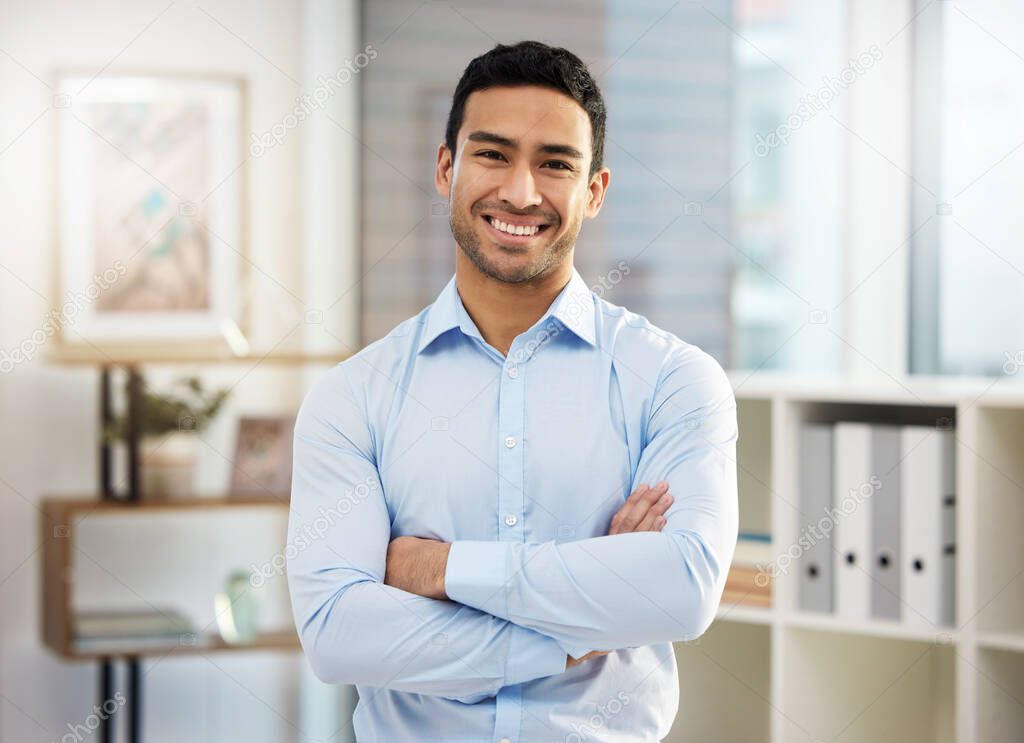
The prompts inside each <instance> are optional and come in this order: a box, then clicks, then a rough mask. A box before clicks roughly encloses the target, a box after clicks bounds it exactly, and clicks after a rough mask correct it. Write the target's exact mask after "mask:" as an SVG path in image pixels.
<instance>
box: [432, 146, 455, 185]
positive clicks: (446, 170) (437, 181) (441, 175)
mask: <svg viewBox="0 0 1024 743" xmlns="http://www.w3.org/2000/svg"><path fill="white" fill-rule="evenodd" d="M454 178H455V173H454V163H452V153H451V150H449V149H448V145H446V144H445V143H444V142H442V143H441V144H440V145H438V147H437V169H436V170H435V172H434V188H436V189H437V192H438V193H439V194H440V195H441V196H443V197H444V198H446V199H448V198H450V197H451V193H452V181H453V180H454Z"/></svg>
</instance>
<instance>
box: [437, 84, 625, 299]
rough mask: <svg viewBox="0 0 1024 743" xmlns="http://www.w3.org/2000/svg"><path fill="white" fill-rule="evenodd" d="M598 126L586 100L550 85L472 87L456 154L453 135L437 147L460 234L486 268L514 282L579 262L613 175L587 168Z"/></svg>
mask: <svg viewBox="0 0 1024 743" xmlns="http://www.w3.org/2000/svg"><path fill="white" fill-rule="evenodd" d="M590 136H591V134H590V119H589V118H588V117H587V114H586V112H585V111H584V110H583V108H582V107H581V106H580V105H579V104H577V103H576V101H574V100H573V99H572V98H570V97H569V96H567V95H564V94H562V93H559V92H558V91H555V90H552V89H550V88H543V87H536V86H519V87H497V88H488V89H486V90H478V91H475V92H473V93H472V94H470V96H469V98H468V99H467V100H466V109H465V114H464V116H463V121H462V127H461V128H460V130H459V133H458V137H457V144H456V153H457V156H456V160H455V161H454V163H453V162H452V159H451V152H450V151H449V150H448V148H447V147H446V146H445V145H443V144H442V145H441V146H440V148H439V149H438V163H437V175H436V185H437V189H438V193H440V194H441V195H442V196H446V197H448V199H449V206H450V215H451V216H450V221H451V228H452V234H453V235H454V236H455V240H456V242H457V243H458V244H459V247H460V249H461V250H462V251H463V252H464V253H465V254H466V256H467V257H468V258H469V259H470V260H471V261H472V262H473V264H474V265H475V266H476V267H477V268H478V269H479V270H480V271H481V272H482V273H484V274H486V275H487V276H490V277H491V278H493V279H496V280H498V281H504V282H507V283H513V284H514V283H521V282H525V281H530V280H532V279H535V278H540V277H543V276H545V275H546V274H548V273H549V272H550V271H552V270H553V269H555V268H557V267H558V266H560V265H562V264H563V263H564V262H565V261H566V260H569V261H570V262H571V260H572V253H573V247H574V246H575V244H576V238H577V236H578V235H579V233H580V229H581V227H582V226H583V219H584V218H585V217H587V218H590V217H594V216H596V215H597V213H598V211H599V210H600V208H601V202H602V200H603V198H604V190H605V188H607V185H608V179H609V175H610V174H609V172H608V169H607V168H602V169H601V170H600V171H599V172H598V173H595V174H594V177H593V178H590V177H589V176H588V173H589V170H590V160H591V139H590ZM510 231H511V233H521V234H510Z"/></svg>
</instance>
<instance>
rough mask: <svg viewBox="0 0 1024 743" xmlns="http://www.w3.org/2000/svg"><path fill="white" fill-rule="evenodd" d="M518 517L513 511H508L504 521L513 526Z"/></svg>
mask: <svg viewBox="0 0 1024 743" xmlns="http://www.w3.org/2000/svg"><path fill="white" fill-rule="evenodd" d="M518 521H519V519H517V518H516V515H515V514H514V513H510V514H508V515H507V516H506V517H505V523H506V524H508V525H509V526H515V525H516V523H517V522H518Z"/></svg>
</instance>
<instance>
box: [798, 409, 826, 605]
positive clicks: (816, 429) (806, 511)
mask: <svg viewBox="0 0 1024 743" xmlns="http://www.w3.org/2000/svg"><path fill="white" fill-rule="evenodd" d="M799 462H800V512H801V514H802V515H801V520H800V523H801V529H800V535H799V537H798V541H799V544H800V546H801V548H802V549H803V551H802V553H801V554H800V557H799V559H798V560H797V561H796V565H797V569H798V570H799V586H800V588H799V605H800V608H801V609H802V610H805V611H822V612H830V611H832V565H833V561H832V541H831V539H830V535H831V529H830V528H829V529H827V530H821V529H820V528H819V525H820V523H821V522H822V520H823V519H825V520H828V521H831V519H830V516H829V513H830V511H829V507H830V506H831V505H832V425H831V424H828V423H804V424H803V427H802V428H801V431H800V459H799Z"/></svg>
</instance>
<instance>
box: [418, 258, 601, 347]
mask: <svg viewBox="0 0 1024 743" xmlns="http://www.w3.org/2000/svg"><path fill="white" fill-rule="evenodd" d="M549 317H555V318H557V319H558V321H559V322H561V323H562V324H563V325H564V326H565V327H566V328H568V329H569V330H571V331H572V332H573V333H575V334H576V335H577V336H578V337H579V338H581V339H582V340H584V341H586V342H587V343H589V344H590V345H592V346H594V345H596V337H597V334H596V330H595V327H594V324H595V323H594V318H595V311H594V295H593V292H591V290H590V287H588V286H587V283H586V282H585V281H584V280H583V277H582V276H580V274H579V271H577V270H576V268H575V267H574V268H573V269H572V276H571V277H570V278H569V283H567V284H566V285H565V286H564V287H563V288H562V291H561V292H559V293H558V296H557V297H555V299H554V301H553V302H552V303H551V304H550V306H549V307H548V309H547V311H546V312H545V313H544V315H543V316H542V317H541V318H540V319H539V320H538V321H537V323H536V325H541V324H543V323H544V322H545V321H546V320H547V319H548V318H549ZM456 327H457V328H460V329H461V330H462V332H463V333H465V334H466V335H469V336H472V337H475V338H479V339H480V340H481V341H482V340H483V337H482V336H481V335H480V331H479V329H477V327H476V323H474V322H473V318H471V317H470V316H469V313H468V312H466V307H465V305H463V304H462V298H461V297H460V296H459V292H458V289H457V287H456V285H455V276H452V277H451V279H450V280H449V281H448V283H447V284H446V285H445V287H444V289H442V290H441V293H440V294H438V296H437V299H436V300H434V303H433V304H432V305H431V306H430V307H429V308H428V309H427V317H426V320H425V321H424V323H423V331H422V334H421V335H420V343H419V346H418V348H417V349H416V352H417V353H420V352H422V351H423V349H425V348H426V347H427V346H429V345H430V344H431V343H433V342H434V340H435V339H437V338H438V337H439V336H441V335H442V334H444V333H446V332H447V331H449V330H451V329H453V328H456Z"/></svg>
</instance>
